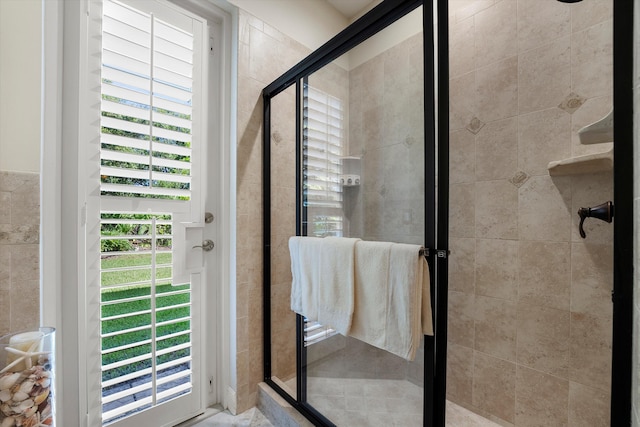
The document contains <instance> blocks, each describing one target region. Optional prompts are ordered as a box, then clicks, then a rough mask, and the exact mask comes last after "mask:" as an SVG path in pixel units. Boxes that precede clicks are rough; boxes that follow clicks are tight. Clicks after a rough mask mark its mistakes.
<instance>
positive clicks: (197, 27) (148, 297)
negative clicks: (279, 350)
mask: <svg viewBox="0 0 640 427" xmlns="http://www.w3.org/2000/svg"><path fill="white" fill-rule="evenodd" d="M0 1H1V0H0ZM139 9H144V10H139ZM101 12H102V26H101V45H100V53H101V62H100V64H101V67H100V78H101V104H100V107H101V119H100V127H101V132H100V176H101V180H100V191H99V194H100V197H99V209H98V210H97V212H99V215H100V216H99V217H98V213H97V212H96V219H95V220H99V221H100V225H101V227H100V231H101V232H100V254H99V255H100V269H99V283H97V284H96V286H95V287H90V289H91V292H93V289H99V295H95V296H94V297H92V298H89V300H90V301H92V303H91V304H95V305H92V306H91V307H90V309H91V311H92V312H95V311H93V310H94V308H97V305H98V304H99V307H100V335H99V341H100V343H99V346H98V345H97V344H96V345H95V346H94V347H92V348H95V349H96V351H98V350H99V352H100V353H99V357H100V364H99V369H100V375H101V377H100V378H99V380H100V388H99V390H100V391H101V396H100V397H101V399H100V401H99V402H97V405H95V406H93V407H92V409H91V410H92V411H95V412H92V416H94V415H93V414H95V419H98V418H100V419H101V421H102V425H111V424H113V425H114V426H115V425H122V426H131V425H136V423H138V422H139V421H138V420H139V419H141V418H145V419H150V420H154V421H149V422H151V423H152V424H154V425H160V423H159V422H156V420H157V419H164V418H166V416H167V414H170V417H176V418H184V416H185V415H193V414H194V413H195V411H197V410H198V408H199V407H200V405H201V394H200V393H201V388H200V387H199V386H197V385H194V380H193V379H194V376H198V375H200V368H201V360H200V358H199V354H200V350H199V349H200V347H199V346H200V345H201V344H200V342H199V340H198V338H196V336H198V337H199V336H200V335H199V334H201V331H200V328H199V324H194V321H193V319H194V318H197V316H198V305H197V304H193V301H194V300H195V301H198V295H200V294H199V289H200V288H201V284H200V274H199V273H198V272H199V271H201V270H198V272H196V273H194V274H184V272H183V271H181V270H182V269H181V268H180V265H182V264H181V263H182V261H181V260H183V259H184V258H185V257H187V256H190V257H191V258H195V256H194V255H193V254H192V253H190V252H187V251H186V250H185V240H184V236H183V234H184V230H183V228H184V227H185V224H192V223H193V222H194V221H198V220H199V218H200V217H201V216H202V213H201V212H200V210H201V203H202V197H201V191H202V185H201V184H199V180H198V177H199V176H200V175H199V174H200V173H201V171H200V170H199V169H200V163H201V158H202V155H201V153H202V151H201V150H202V147H201V145H202V141H203V140H205V139H206V138H205V137H204V136H203V135H204V134H203V132H204V130H203V129H204V128H203V124H202V117H204V116H205V115H206V111H205V110H204V106H203V101H202V96H201V95H202V93H204V91H203V90H202V88H203V75H204V74H205V69H206V66H205V65H203V62H202V60H203V53H204V51H203V42H204V40H205V31H204V30H206V22H205V21H204V20H201V19H200V18H198V17H195V16H194V15H191V14H189V13H188V12H185V11H182V10H181V9H180V8H179V7H177V6H175V5H173V4H171V3H168V2H165V1H162V0H158V1H143V0H119V1H118V0H103V1H102V11H101ZM95 154H96V155H95V156H92V157H91V158H92V159H97V150H96V153H95ZM96 195H97V192H96ZM114 196H119V197H114ZM167 199H170V200H167ZM92 229H94V228H92ZM201 240H202V239H200V240H199V241H201ZM93 247H95V246H93ZM93 253H95V254H96V256H97V255H98V254H97V251H94V252H93ZM200 267H201V265H200ZM176 276H179V277H180V279H177V278H176ZM96 281H98V279H97V278H96ZM96 292H98V291H97V290H96ZM94 336H95V335H93V336H91V337H90V338H89V340H93V337H94ZM91 342H92V344H93V341H91ZM91 357H98V355H97V354H95V353H91ZM91 374H92V375H94V376H92V377H91V378H96V379H98V377H97V375H98V370H97V369H96V370H95V371H91ZM96 388H97V387H96ZM177 408H179V410H177ZM98 411H99V412H98ZM143 411H144V412H145V413H144V414H142V413H141V412H143ZM163 414H164V415H163ZM163 416H164V418H163ZM167 422H168V419H167Z"/></svg>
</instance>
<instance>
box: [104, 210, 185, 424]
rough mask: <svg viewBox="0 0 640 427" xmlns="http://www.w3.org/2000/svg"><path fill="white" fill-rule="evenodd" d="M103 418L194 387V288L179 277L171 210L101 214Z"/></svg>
mask: <svg viewBox="0 0 640 427" xmlns="http://www.w3.org/2000/svg"><path fill="white" fill-rule="evenodd" d="M101 230H102V233H101V234H102V237H101V262H100V282H101V292H100V295H101V297H100V314H101V316H100V321H101V325H102V327H101V341H102V346H101V348H102V352H101V354H102V422H103V425H107V424H110V423H112V422H114V421H117V420H118V419H121V418H122V417H125V416H128V415H132V414H134V413H136V412H139V411H141V410H144V409H148V408H151V407H153V406H156V405H158V404H161V403H162V402H164V401H167V400H170V399H173V398H175V397H177V396H180V395H183V394H184V393H188V392H190V391H191V389H192V369H191V361H192V353H191V351H192V344H191V321H192V319H191V312H192V311H191V305H192V301H191V285H190V284H188V283H187V284H183V285H179V286H176V285H177V284H176V283H173V280H172V257H173V253H172V241H173V235H172V218H171V215H170V214H160V215H157V214H156V215H149V214H124V213H119V212H108V213H107V212H105V213H103V214H102V219H101Z"/></svg>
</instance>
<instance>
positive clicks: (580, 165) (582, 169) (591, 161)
mask: <svg viewBox="0 0 640 427" xmlns="http://www.w3.org/2000/svg"><path fill="white" fill-rule="evenodd" d="M547 169H549V175H551V176H561V175H579V174H586V173H596V172H606V171H611V170H613V147H611V149H609V151H605V152H604V153H595V154H586V155H584V156H577V157H570V158H568V159H563V160H556V161H553V162H549V165H548V166H547Z"/></svg>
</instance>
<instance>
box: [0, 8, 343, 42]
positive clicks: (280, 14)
mask: <svg viewBox="0 0 640 427" xmlns="http://www.w3.org/2000/svg"><path fill="white" fill-rule="evenodd" d="M0 1H2V0H0ZM228 1H229V3H231V4H233V5H235V6H237V7H239V8H240V9H243V10H246V11H247V12H249V13H250V14H252V15H254V16H255V17H257V18H260V19H261V20H262V21H264V22H266V23H268V24H269V25H271V26H272V27H274V28H276V29H278V30H279V31H282V32H283V33H284V34H286V35H287V36H289V37H291V38H292V39H294V40H297V41H298V42H300V43H302V44H303V45H304V46H306V47H308V48H309V49H311V50H315V49H317V48H318V47H320V46H322V45H323V44H324V43H325V42H327V41H328V40H329V39H331V37H333V36H335V35H336V34H338V33H339V32H340V31H342V30H343V29H345V28H346V27H347V26H348V25H349V21H348V20H347V18H345V17H344V16H343V15H342V14H340V13H339V12H338V11H337V10H336V9H334V8H333V7H332V6H330V5H329V4H328V3H326V2H324V1H318V0H228Z"/></svg>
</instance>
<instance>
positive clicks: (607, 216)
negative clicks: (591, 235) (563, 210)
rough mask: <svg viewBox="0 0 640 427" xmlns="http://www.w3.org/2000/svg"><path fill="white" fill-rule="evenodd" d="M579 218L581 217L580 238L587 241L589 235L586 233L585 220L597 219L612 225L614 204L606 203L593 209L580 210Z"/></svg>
mask: <svg viewBox="0 0 640 427" xmlns="http://www.w3.org/2000/svg"><path fill="white" fill-rule="evenodd" d="M578 216H580V226H579V231H580V237H582V238H583V239H585V238H586V237H587V234H586V233H585V232H584V220H585V219H587V218H597V219H599V220H602V221H606V222H609V223H610V222H611V221H613V202H611V201H608V202H604V203H603V204H601V205H598V206H594V207H592V208H580V209H578Z"/></svg>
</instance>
